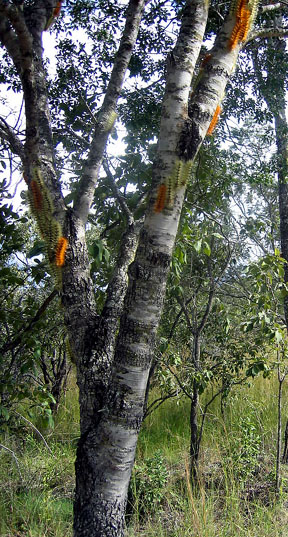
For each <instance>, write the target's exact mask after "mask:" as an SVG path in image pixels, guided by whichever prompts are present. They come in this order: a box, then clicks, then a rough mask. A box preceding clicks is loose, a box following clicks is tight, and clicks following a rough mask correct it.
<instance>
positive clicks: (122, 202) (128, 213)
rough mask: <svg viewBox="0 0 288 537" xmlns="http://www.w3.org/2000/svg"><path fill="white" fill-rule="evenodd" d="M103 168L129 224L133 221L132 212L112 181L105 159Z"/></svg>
mask: <svg viewBox="0 0 288 537" xmlns="http://www.w3.org/2000/svg"><path fill="white" fill-rule="evenodd" d="M103 168H104V170H105V173H106V175H107V178H108V180H109V183H110V186H111V190H112V192H113V194H114V196H115V198H116V199H117V200H118V201H119V204H120V206H121V209H122V211H123V213H124V214H125V215H126V217H127V220H128V224H129V226H131V225H132V224H133V223H134V217H133V214H132V213H131V211H130V209H129V207H128V205H127V203H126V200H125V198H124V196H122V194H121V192H120V190H119V188H118V187H117V185H116V184H115V181H114V178H113V175H112V173H111V171H110V169H109V166H108V163H107V162H106V161H104V162H103Z"/></svg>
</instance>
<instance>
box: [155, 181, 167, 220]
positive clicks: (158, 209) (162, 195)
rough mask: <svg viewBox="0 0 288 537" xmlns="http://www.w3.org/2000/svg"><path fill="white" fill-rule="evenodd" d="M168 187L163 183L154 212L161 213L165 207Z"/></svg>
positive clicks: (159, 189)
mask: <svg viewBox="0 0 288 537" xmlns="http://www.w3.org/2000/svg"><path fill="white" fill-rule="evenodd" d="M166 193H167V186H166V185H164V183H162V184H161V185H160V186H159V188H158V194H157V199H156V202H155V205H154V212H155V213H161V212H162V211H163V209H164V207H165V201H166Z"/></svg>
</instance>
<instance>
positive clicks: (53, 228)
mask: <svg viewBox="0 0 288 537" xmlns="http://www.w3.org/2000/svg"><path fill="white" fill-rule="evenodd" d="M24 179H25V181H26V182H27V184H28V201H29V205H30V209H31V212H32V214H33V215H34V216H35V218H36V222H37V224H38V228H39V232H40V235H41V237H42V239H43V240H44V241H45V244H46V251H47V256H48V259H49V263H50V266H51V268H52V271H53V273H54V275H55V276H56V279H57V280H58V282H59V283H61V271H59V267H62V266H63V265H64V263H65V254H66V250H67V247H68V240H67V239H66V238H65V237H63V236H62V231H61V226H60V224H59V222H57V220H56V219H55V218H54V216H53V213H54V206H53V202H52V200H51V197H50V194H49V192H48V189H47V187H46V185H45V183H44V181H43V179H42V175H41V171H40V169H39V168H38V166H34V167H32V168H31V179H30V181H29V180H28V178H27V176H26V177H25V178H24Z"/></svg>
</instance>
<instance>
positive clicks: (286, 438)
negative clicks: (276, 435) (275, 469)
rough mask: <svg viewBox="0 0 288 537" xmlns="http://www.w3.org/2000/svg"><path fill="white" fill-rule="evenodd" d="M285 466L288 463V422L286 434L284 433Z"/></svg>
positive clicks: (283, 460) (283, 458)
mask: <svg viewBox="0 0 288 537" xmlns="http://www.w3.org/2000/svg"><path fill="white" fill-rule="evenodd" d="M282 462H283V464H287V463H288V420H287V421H286V427H285V433H284V449H283V455H282Z"/></svg>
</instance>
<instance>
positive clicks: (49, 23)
mask: <svg viewBox="0 0 288 537" xmlns="http://www.w3.org/2000/svg"><path fill="white" fill-rule="evenodd" d="M61 7H62V0H59V1H58V2H57V4H56V6H55V7H54V9H53V11H52V15H51V17H50V18H49V19H48V21H47V22H46V25H45V28H44V30H45V31H47V30H49V28H50V27H51V26H52V24H53V22H54V20H55V19H56V18H57V17H59V15H60V11H61Z"/></svg>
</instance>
